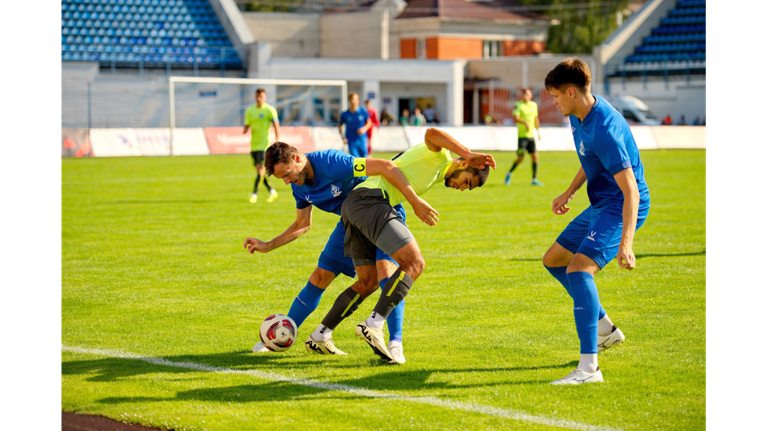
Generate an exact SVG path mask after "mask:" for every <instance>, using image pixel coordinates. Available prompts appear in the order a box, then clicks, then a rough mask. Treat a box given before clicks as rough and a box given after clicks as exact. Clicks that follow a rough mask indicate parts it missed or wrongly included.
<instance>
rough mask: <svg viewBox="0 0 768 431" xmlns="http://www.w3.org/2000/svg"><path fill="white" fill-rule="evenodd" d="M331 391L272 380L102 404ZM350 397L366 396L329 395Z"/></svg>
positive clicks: (250, 399) (277, 397)
mask: <svg viewBox="0 0 768 431" xmlns="http://www.w3.org/2000/svg"><path fill="white" fill-rule="evenodd" d="M325 392H328V390H327V389H324V388H315V387H311V386H305V385H298V384H294V383H291V382H268V383H261V384H259V383H254V384H247V385H237V386H225V387H218V388H202V389H191V390H188V391H179V392H177V393H176V395H174V396H172V397H106V398H101V399H99V400H98V402H100V403H102V404H126V403H145V402H169V401H207V402H220V403H256V402H274V401H291V400H297V399H302V398H313V397H316V396H318V395H319V394H322V393H325ZM323 398H324V399H327V398H339V399H346V400H353V399H360V398H365V397H362V396H359V395H353V394H349V395H343V396H334V397H328V396H323Z"/></svg>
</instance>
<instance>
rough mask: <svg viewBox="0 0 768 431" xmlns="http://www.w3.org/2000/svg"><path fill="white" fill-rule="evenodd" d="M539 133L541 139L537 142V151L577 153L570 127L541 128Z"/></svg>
mask: <svg viewBox="0 0 768 431" xmlns="http://www.w3.org/2000/svg"><path fill="white" fill-rule="evenodd" d="M539 131H540V132H541V139H540V140H538V141H536V150H537V151H576V145H575V144H574V143H573V134H571V128H570V126H569V127H540V128H539ZM534 134H535V133H534ZM537 138H538V136H537Z"/></svg>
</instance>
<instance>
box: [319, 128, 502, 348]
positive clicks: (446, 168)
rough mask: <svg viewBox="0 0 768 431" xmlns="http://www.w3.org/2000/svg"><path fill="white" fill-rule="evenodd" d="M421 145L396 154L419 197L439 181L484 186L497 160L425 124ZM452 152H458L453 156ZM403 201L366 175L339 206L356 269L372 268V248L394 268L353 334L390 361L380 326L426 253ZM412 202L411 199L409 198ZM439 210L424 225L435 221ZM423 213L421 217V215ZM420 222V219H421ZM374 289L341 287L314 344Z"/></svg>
mask: <svg viewBox="0 0 768 431" xmlns="http://www.w3.org/2000/svg"><path fill="white" fill-rule="evenodd" d="M424 140H425V142H424V143H423V144H419V145H416V146H414V147H411V148H410V149H409V150H408V151H406V152H404V153H403V154H402V155H400V156H399V157H396V158H395V159H394V162H395V165H397V167H398V168H399V169H400V171H401V172H402V173H403V175H405V176H406V178H407V179H408V183H409V184H410V186H411V187H412V190H413V192H415V194H416V195H418V196H421V195H422V194H424V193H426V191H427V190H429V189H430V188H431V187H432V186H434V185H435V184H437V183H444V184H445V186H446V187H451V188H453V189H456V190H465V189H470V190H471V189H473V188H475V187H480V186H482V185H483V184H484V183H485V181H486V180H487V179H488V173H489V166H491V167H493V168H494V169H495V168H496V161H495V160H493V157H492V156H490V155H488V154H482V153H474V152H472V151H469V150H468V149H467V148H466V147H464V146H463V145H461V144H460V143H459V142H458V141H456V140H455V139H454V138H453V137H451V136H450V135H448V134H447V133H445V132H443V131H441V130H438V129H434V128H431V129H428V130H427V132H426V135H425V137H424ZM451 151H453V152H454V153H456V154H459V155H460V156H461V157H459V158H452V157H451ZM403 200H404V196H403V194H402V193H401V191H400V190H397V189H395V188H394V187H392V185H391V184H389V183H387V181H386V180H384V179H382V178H381V177H369V178H368V179H367V180H365V181H364V182H362V183H361V184H358V185H357V186H356V187H355V189H354V190H353V191H352V192H351V193H350V194H349V195H348V196H347V199H346V200H345V201H344V204H343V205H342V207H341V220H342V223H343V224H344V230H345V231H346V236H345V237H344V255H345V256H346V257H350V258H352V261H353V262H354V264H355V271H356V272H357V273H358V274H365V273H366V272H367V271H371V270H375V266H373V265H374V264H375V261H374V259H375V258H376V248H377V247H378V248H380V249H381V250H382V251H384V252H386V253H387V254H389V255H390V256H391V257H392V258H393V259H395V261H396V262H397V264H398V265H399V267H398V269H397V270H396V271H395V272H394V273H393V274H392V276H391V277H390V278H389V280H388V281H387V284H386V285H385V286H384V288H383V289H382V293H381V296H379V300H378V302H377V303H376V306H375V307H374V308H373V312H372V313H371V315H370V317H368V318H367V319H366V320H365V321H363V322H362V323H360V324H358V325H357V327H356V328H355V334H356V335H357V336H358V337H360V338H362V339H363V340H364V341H365V342H366V343H368V344H369V345H370V346H371V348H372V349H373V352H374V353H375V354H377V355H379V356H381V357H382V358H383V359H386V360H389V362H390V363H392V362H393V358H392V355H391V353H390V352H389V351H388V350H387V345H386V344H385V343H384V335H383V331H382V328H383V327H384V322H385V321H386V318H387V316H388V315H389V313H390V312H391V311H392V310H393V309H394V308H395V307H397V305H398V304H399V303H400V302H402V301H403V299H405V296H406V295H407V294H408V291H409V290H410V289H411V286H412V285H413V283H414V281H415V280H416V279H417V278H418V277H419V275H421V273H422V271H424V266H425V262H424V258H423V257H422V255H421V250H420V249H419V246H418V244H417V243H416V239H415V238H414V237H413V235H412V234H411V232H410V230H409V229H408V227H407V226H406V225H405V223H403V221H402V219H400V216H399V215H398V214H397V213H396V212H395V211H394V210H393V207H394V206H395V205H397V204H399V203H400V202H402V201H403ZM409 201H410V199H409ZM438 215H439V214H437V212H436V211H435V213H434V214H432V215H431V216H430V217H431V219H430V220H429V222H428V223H427V224H429V225H435V224H436V223H437V216H438ZM420 218H421V217H420ZM422 220H423V221H425V222H426V221H427V220H424V219H423V218H422ZM375 290H376V289H370V290H360V289H358V290H356V291H354V290H352V289H348V290H347V291H344V292H342V294H341V295H339V297H338V298H336V301H335V302H334V304H333V306H332V307H331V310H330V311H329V312H328V314H327V315H326V316H325V318H324V319H323V322H322V324H321V325H320V326H318V328H317V329H316V330H315V332H313V333H312V335H311V336H310V337H311V339H312V341H313V342H315V343H318V344H320V343H323V342H326V341H327V340H330V338H331V332H333V330H334V329H335V328H336V327H337V326H338V325H339V323H341V322H342V321H343V320H344V319H345V318H347V317H348V316H349V315H351V314H352V313H354V312H355V310H357V308H358V307H359V306H360V304H361V303H362V302H363V300H365V298H366V297H368V296H369V295H370V294H371V293H373V292H374V291H375Z"/></svg>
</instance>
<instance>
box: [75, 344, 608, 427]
mask: <svg viewBox="0 0 768 431" xmlns="http://www.w3.org/2000/svg"><path fill="white" fill-rule="evenodd" d="M61 350H62V351H65V352H75V353H88V354H92V355H101V356H109V357H112V358H121V359H138V360H140V361H144V362H148V363H150V364H155V365H164V366H167V367H176V368H186V369H189V370H196V371H208V372H212V373H225V374H247V375H249V376H253V377H257V378H259V379H263V380H270V381H274V382H286V383H293V384H296V385H302V386H309V387H313V388H317V389H323V390H326V391H337V392H346V393H350V394H354V395H360V396H364V397H368V398H385V399H392V400H399V401H410V402H414V403H421V404H429V405H433V406H438V407H445V408H449V409H454V410H464V411H468V412H474V413H482V414H486V415H489V416H498V417H502V418H506V419H514V420H519V421H525V422H531V423H536V424H541V425H548V426H553V427H561V428H568V429H574V430H584V431H620V430H617V429H616V428H607V427H602V426H596V425H589V424H584V423H581V422H574V421H569V420H564V419H554V418H549V417H546V416H534V415H529V414H527V413H523V412H518V411H515V410H507V409H501V408H498V407H492V406H486V405H482V404H472V403H465V402H460V401H448V400H443V399H440V398H437V397H411V396H405V395H397V394H391V393H386V392H380V391H374V390H370V389H365V388H356V387H354V386H347V385H340V384H336V383H324V382H321V381H318V380H313V379H294V378H290V377H286V376H283V375H280V374H276V373H269V372H265V371H257V370H235V369H231V368H221V367H212V366H210V365H205V364H196V363H194V362H173V361H168V360H166V359H163V358H154V357H151V356H143V355H138V354H136V353H126V352H120V351H117V350H102V349H86V348H83V347H68V346H63V345H62V346H61Z"/></svg>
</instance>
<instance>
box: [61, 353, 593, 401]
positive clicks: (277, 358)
mask: <svg viewBox="0 0 768 431" xmlns="http://www.w3.org/2000/svg"><path fill="white" fill-rule="evenodd" d="M269 356H271V357H269ZM157 359H159V358H153V361H155V360H157ZM162 359H164V360H165V361H168V362H166V364H167V365H163V364H158V363H150V362H146V361H144V360H140V359H125V358H100V359H93V360H75V361H64V362H62V367H61V373H62V376H67V375H85V376H88V377H86V378H85V380H86V381H89V382H117V381H125V380H131V379H136V378H141V376H144V375H153V376H152V377H151V378H152V379H153V381H154V380H157V378H158V377H157V375H158V374H163V375H165V376H162V377H160V378H161V379H164V380H167V381H168V382H169V383H170V382H184V381H194V380H203V379H204V377H201V376H200V375H199V373H201V372H206V371H205V370H203V371H201V370H197V369H190V368H184V365H189V364H197V365H204V366H207V367H216V368H222V369H224V368H226V369H231V370H240V371H248V370H255V371H261V372H277V373H280V368H281V366H283V367H285V368H287V369H296V368H304V369H308V368H309V369H311V368H317V369H320V368H322V369H328V368H336V369H343V368H360V367H361V366H366V365H368V366H373V367H376V368H378V370H377V371H378V372H376V374H373V375H370V376H367V377H363V378H355V379H351V380H341V381H335V382H333V383H335V384H341V385H348V386H351V387H355V388H367V389H375V390H384V391H408V390H421V389H461V388H473V387H481V386H489V385H490V386H495V385H509V384H537V383H541V382H540V381H538V380H519V379H520V378H521V377H523V376H525V375H526V374H527V372H530V371H537V370H546V369H561V368H573V367H574V366H576V365H577V364H578V361H573V362H568V363H564V364H553V365H536V366H530V367H492V366H491V367H470V368H464V369H450V368H422V369H409V368H410V366H409V365H408V364H406V365H405V366H397V365H390V364H387V363H386V362H385V361H382V360H380V359H378V358H373V359H371V360H370V362H369V363H368V364H361V363H360V361H350V360H349V358H345V357H328V356H322V357H319V356H318V357H315V356H312V357H308V358H307V359H299V360H297V358H296V356H287V355H253V354H251V353H250V351H238V352H232V353H218V354H207V355H183V356H165V357H163V358H162ZM177 364H178V365H177ZM264 366H266V367H264ZM477 373H509V376H510V378H506V377H502V378H501V379H499V380H498V381H497V382H488V381H486V380H483V379H481V380H483V381H477V383H475V382H472V381H473V380H476V379H474V378H473V376H475V375H476V374H477ZM289 374H290V373H289ZM323 375H326V374H325V373H323ZM435 375H439V376H441V378H440V379H436V380H433V379H432V377H433V376H435ZM451 376H453V377H451ZM286 377H289V378H290V376H289V375H286ZM308 377H309V378H312V377H313V376H311V375H310V376H308ZM254 378H258V376H254ZM320 379H322V377H320ZM466 381H469V382H471V383H465V382H466ZM277 383H281V384H287V383H289V382H275V383H274V384H277ZM262 386H263V385H262ZM293 386H300V385H293ZM309 390H310V392H309V393H315V392H317V391H323V390H325V389H321V388H312V387H309ZM212 391H215V390H212ZM307 393H308V392H306V391H305V390H300V391H294V392H290V393H287V394H286V395H285V396H303V395H306V394H307ZM226 394H229V392H226V391H224V392H222V393H210V394H208V393H206V392H204V391H189V393H188V394H186V395H184V396H186V397H198V398H199V399H212V400H217V399H221V397H222V396H224V395H226ZM240 397H241V400H240V401H244V402H249V401H260V400H261V401H265V400H273V398H269V397H267V396H266V395H258V394H253V393H248V394H247V395H243V394H242V393H241V395H240ZM258 397H263V399H261V398H258ZM133 399H136V398H135V397H134V398H131V400H133ZM177 399H182V398H178V395H177ZM147 400H149V399H147ZM159 400H160V399H158V401H159ZM162 400H167V399H165V398H163V399H162ZM127 401H128V400H127V399H122V398H121V399H111V400H105V401H103V402H115V403H120V402H127Z"/></svg>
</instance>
